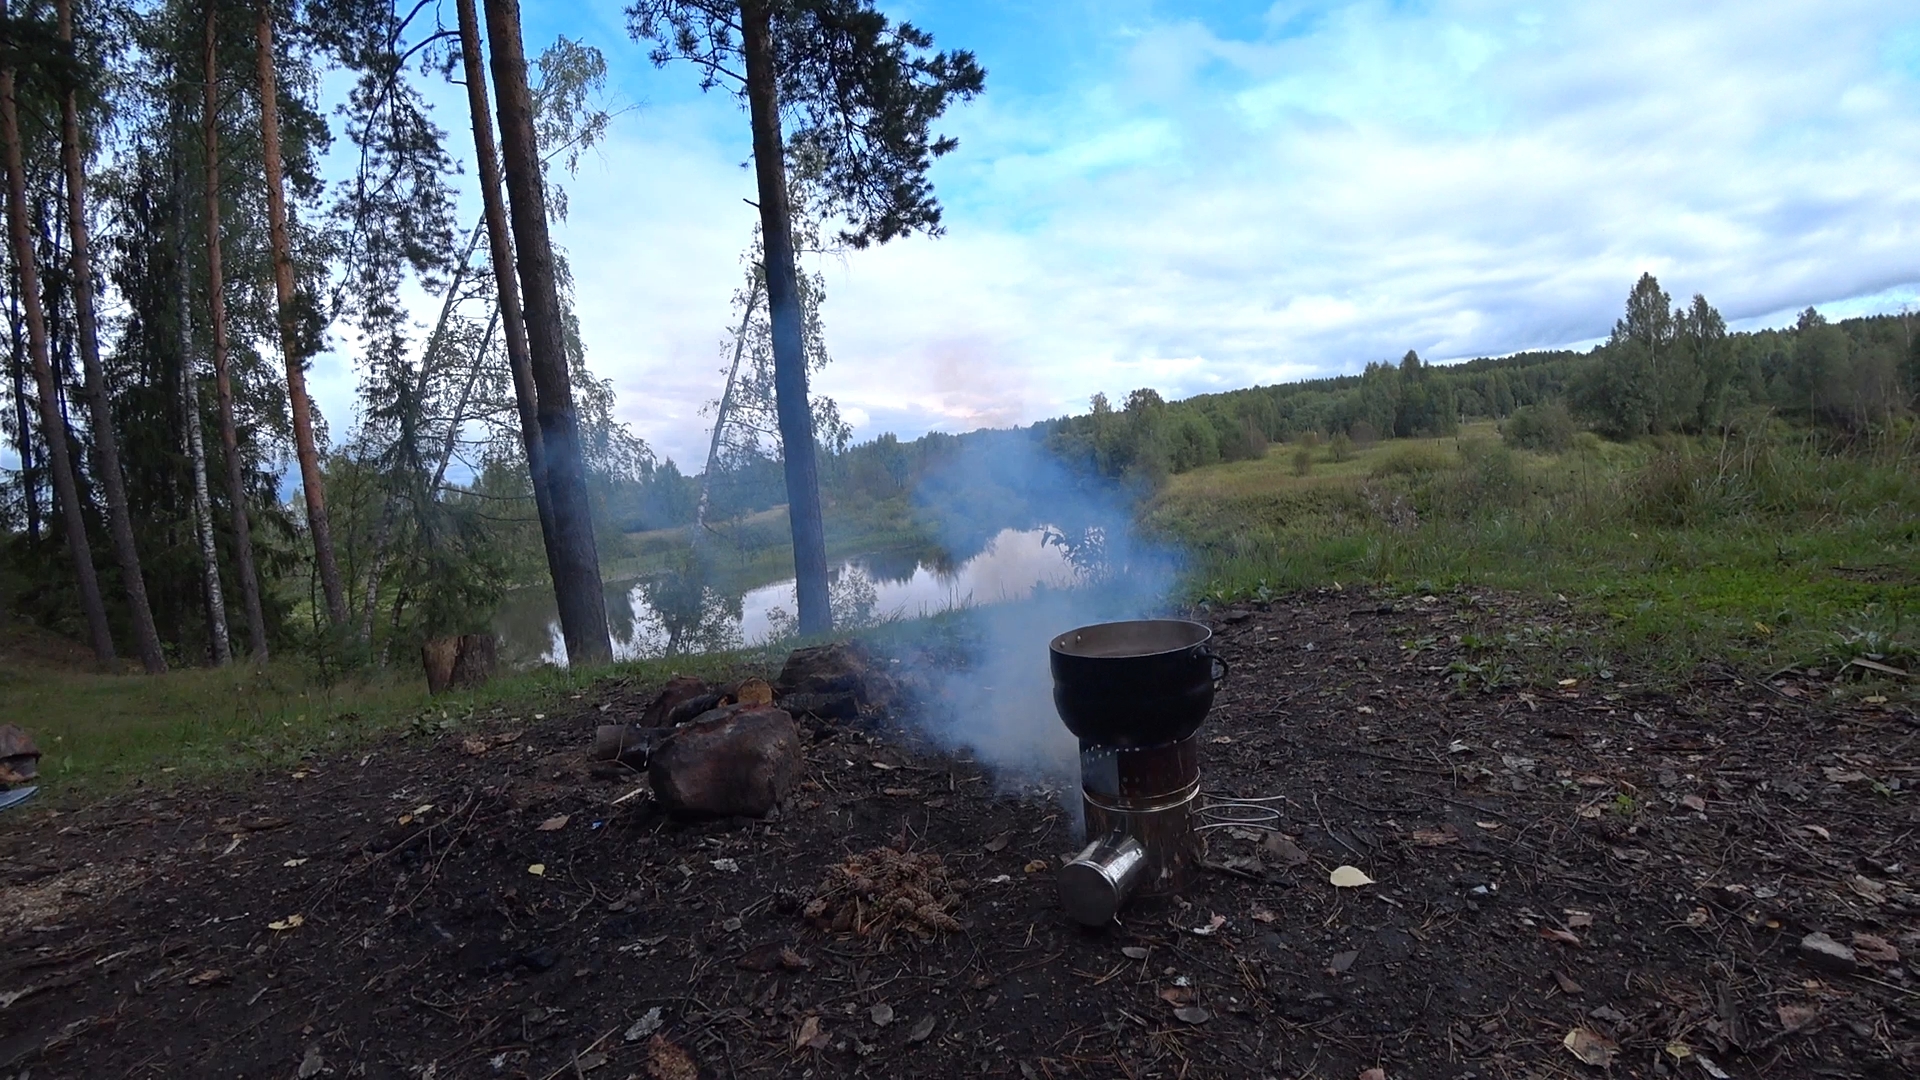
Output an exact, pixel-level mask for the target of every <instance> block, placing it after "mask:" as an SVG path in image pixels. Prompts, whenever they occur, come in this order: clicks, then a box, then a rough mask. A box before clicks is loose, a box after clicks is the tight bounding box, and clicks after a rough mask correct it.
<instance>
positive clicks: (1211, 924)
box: [1193, 915, 1227, 937]
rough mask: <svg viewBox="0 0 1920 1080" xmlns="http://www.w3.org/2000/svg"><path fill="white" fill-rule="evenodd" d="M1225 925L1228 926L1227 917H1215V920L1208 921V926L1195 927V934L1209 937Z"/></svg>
mask: <svg viewBox="0 0 1920 1080" xmlns="http://www.w3.org/2000/svg"><path fill="white" fill-rule="evenodd" d="M1225 925H1227V917H1226V916H1225V915H1215V916H1214V917H1213V918H1211V919H1208V920H1207V925H1205V926H1196V927H1194V928H1193V932H1194V933H1196V934H1198V935H1200V936H1201V937H1208V936H1211V935H1212V934H1213V933H1214V932H1216V931H1218V930H1219V929H1220V928H1221V927H1223V926H1225Z"/></svg>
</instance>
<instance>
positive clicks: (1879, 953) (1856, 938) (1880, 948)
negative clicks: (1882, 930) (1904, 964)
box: [1853, 933, 1900, 964]
mask: <svg viewBox="0 0 1920 1080" xmlns="http://www.w3.org/2000/svg"><path fill="white" fill-rule="evenodd" d="M1853 951H1854V952H1855V953H1856V954H1858V955H1859V957H1860V958H1861V959H1862V960H1865V961H1867V962H1868V963H1872V964H1897V963H1899V962H1900V950H1899V949H1897V948H1895V947H1894V946H1893V943H1892V942H1890V941H1888V940H1887V939H1886V938H1883V937H1881V936H1880V935H1878V934H1860V933H1856V934H1854V935H1853Z"/></svg>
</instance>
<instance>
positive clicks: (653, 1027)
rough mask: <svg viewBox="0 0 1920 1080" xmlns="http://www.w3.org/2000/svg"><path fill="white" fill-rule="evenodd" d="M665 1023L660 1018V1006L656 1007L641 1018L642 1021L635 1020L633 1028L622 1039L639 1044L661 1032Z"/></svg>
mask: <svg viewBox="0 0 1920 1080" xmlns="http://www.w3.org/2000/svg"><path fill="white" fill-rule="evenodd" d="M665 1023H666V1021H665V1020H662V1019H661V1018H660V1006H658V1005H655V1006H654V1007H653V1008H651V1009H648V1010H647V1011H646V1014H645V1015H643V1016H641V1017H640V1019H638V1020H635V1021H634V1022H633V1026H632V1027H630V1028H628V1029H627V1033H626V1034H625V1035H624V1036H622V1038H624V1039H626V1040H627V1041H628V1042H639V1041H640V1040H641V1039H644V1038H646V1037H647V1036H649V1035H651V1034H653V1033H654V1032H656V1031H659V1030H660V1028H661V1025H663V1024H665Z"/></svg>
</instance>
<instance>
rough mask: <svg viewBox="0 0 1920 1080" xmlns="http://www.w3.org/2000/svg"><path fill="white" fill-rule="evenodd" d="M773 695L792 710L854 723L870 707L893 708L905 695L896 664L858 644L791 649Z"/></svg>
mask: <svg viewBox="0 0 1920 1080" xmlns="http://www.w3.org/2000/svg"><path fill="white" fill-rule="evenodd" d="M774 691H775V693H776V695H777V697H778V699H779V701H780V703H781V704H782V705H783V706H786V708H787V709H788V710H789V711H790V712H793V713H795V714H801V713H809V714H812V715H814V716H818V717H821V718H825V719H851V718H852V717H855V716H857V715H859V714H860V713H861V712H863V711H866V710H869V709H878V710H887V709H891V708H893V707H894V706H895V705H896V704H898V703H899V699H900V698H901V697H902V689H901V686H900V684H899V683H898V681H897V680H896V679H895V678H894V676H893V670H892V665H891V664H890V663H889V662H888V661H887V660H885V659H881V658H876V657H874V656H873V655H872V654H871V653H869V652H868V651H867V650H866V648H865V647H864V646H862V645H861V644H860V643H859V642H857V641H834V642H829V643H828V644H825V645H809V646H807V647H806V648H803V649H795V650H793V652H791V653H789V654H788V655H787V662H786V664H785V666H783V667H782V668H781V669H780V678H779V679H778V680H777V681H776V682H775V683H774Z"/></svg>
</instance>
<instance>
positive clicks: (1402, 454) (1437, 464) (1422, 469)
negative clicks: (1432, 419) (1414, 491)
mask: <svg viewBox="0 0 1920 1080" xmlns="http://www.w3.org/2000/svg"><path fill="white" fill-rule="evenodd" d="M1447 465H1448V462H1447V455H1446V454H1444V453H1442V452H1441V451H1439V450H1437V449H1435V448H1434V447H1431V446H1428V445H1426V444H1424V443H1411V444H1408V445H1404V446H1396V447H1394V448H1393V449H1392V450H1391V451H1389V452H1388V453H1387V454H1386V455H1385V456H1383V457H1382V458H1381V459H1380V460H1379V461H1377V462H1375V463H1374V466H1373V470H1372V471H1373V475H1374V476H1376V477H1381V476H1425V475H1428V474H1430V473H1437V472H1440V471H1442V470H1444V469H1445V468H1447Z"/></svg>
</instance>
